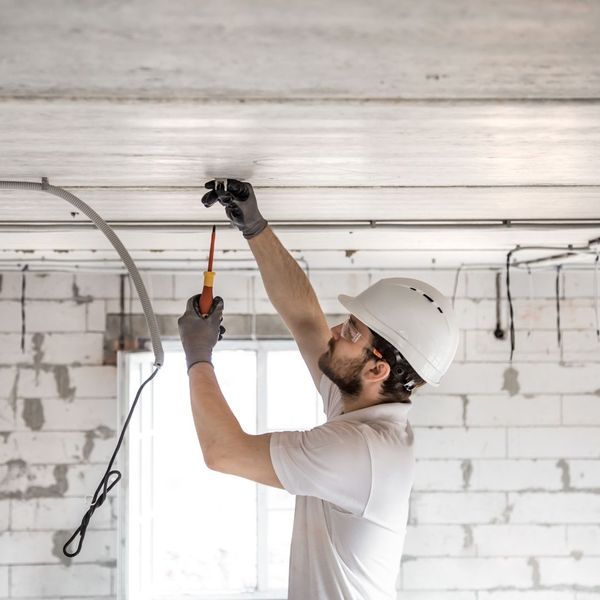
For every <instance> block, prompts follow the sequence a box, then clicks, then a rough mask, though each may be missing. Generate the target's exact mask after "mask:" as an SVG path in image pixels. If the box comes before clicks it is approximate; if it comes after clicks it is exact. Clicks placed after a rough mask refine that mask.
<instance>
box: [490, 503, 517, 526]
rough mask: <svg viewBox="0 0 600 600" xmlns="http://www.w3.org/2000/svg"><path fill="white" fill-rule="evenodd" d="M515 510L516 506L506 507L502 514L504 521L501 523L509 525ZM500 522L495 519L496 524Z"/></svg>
mask: <svg viewBox="0 0 600 600" xmlns="http://www.w3.org/2000/svg"><path fill="white" fill-rule="evenodd" d="M513 509H514V505H512V504H507V505H506V508H505V509H504V511H503V512H502V521H500V522H501V523H508V522H509V521H510V515H511V514H512V511H513ZM498 522H499V521H498V519H494V523H498Z"/></svg>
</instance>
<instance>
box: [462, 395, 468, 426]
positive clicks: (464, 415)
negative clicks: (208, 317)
mask: <svg viewBox="0 0 600 600" xmlns="http://www.w3.org/2000/svg"><path fill="white" fill-rule="evenodd" d="M460 397H461V398H462V422H463V425H464V426H465V427H466V426H467V408H468V406H469V398H468V396H467V395H466V394H461V396H460Z"/></svg>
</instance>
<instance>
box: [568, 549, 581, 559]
mask: <svg viewBox="0 0 600 600" xmlns="http://www.w3.org/2000/svg"><path fill="white" fill-rule="evenodd" d="M571 556H572V557H573V558H574V559H575V560H581V559H582V558H583V552H582V551H581V550H573V552H571Z"/></svg>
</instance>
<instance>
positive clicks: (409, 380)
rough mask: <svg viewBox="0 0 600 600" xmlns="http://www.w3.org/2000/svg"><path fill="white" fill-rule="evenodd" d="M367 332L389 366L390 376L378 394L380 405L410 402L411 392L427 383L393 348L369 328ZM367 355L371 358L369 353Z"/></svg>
mask: <svg viewBox="0 0 600 600" xmlns="http://www.w3.org/2000/svg"><path fill="white" fill-rule="evenodd" d="M369 331H370V332H371V333H372V334H373V346H374V347H375V348H376V349H377V350H379V352H381V354H382V355H383V358H384V359H385V360H386V361H387V362H388V363H389V365H390V374H389V375H388V378H387V379H386V380H385V381H384V382H383V384H382V386H381V391H380V393H379V397H380V399H381V403H385V402H410V396H411V394H412V391H413V390H414V389H416V388H418V387H421V386H422V385H425V383H427V382H426V381H425V380H424V379H422V378H421V377H420V376H419V374H418V373H417V372H416V371H415V370H414V369H413V368H412V367H411V365H410V364H409V362H408V361H407V360H406V358H404V356H403V355H402V354H401V352H400V351H399V350H398V349H397V348H396V347H395V346H393V345H392V344H390V343H389V342H388V341H387V340H386V339H384V338H382V337H381V336H380V335H379V334H377V333H375V332H374V331H373V330H372V329H371V328H370V327H369ZM369 354H370V357H371V358H373V355H372V354H371V353H370V352H369Z"/></svg>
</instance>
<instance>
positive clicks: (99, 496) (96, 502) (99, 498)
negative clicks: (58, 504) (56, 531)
mask: <svg viewBox="0 0 600 600" xmlns="http://www.w3.org/2000/svg"><path fill="white" fill-rule="evenodd" d="M159 369H160V365H158V366H157V367H156V368H155V369H154V371H153V372H152V375H150V377H148V379H146V381H144V382H143V383H142V385H141V386H140V387H139V389H138V391H137V393H136V395H135V400H134V401H133V404H132V405H131V408H130V409H129V414H128V415H127V419H126V420H125V424H124V425H123V431H121V435H120V436H119V441H118V442H117V446H116V448H115V451H114V452H113V455H112V457H111V459H110V462H109V463H108V467H107V469H106V473H104V476H103V477H102V479H101V480H100V483H99V484H98V487H97V488H96V491H95V492H94V496H93V498H92V504H91V506H90V508H89V509H88V510H87V512H86V513H85V515H83V519H82V520H81V525H80V526H79V527H78V528H77V529H76V530H75V532H74V533H73V535H72V536H71V537H70V538H69V539H68V540H67V542H66V543H65V545H64V546H63V553H64V554H65V556H68V557H70V558H72V557H73V556H77V555H78V554H79V552H80V551H81V546H82V545H83V540H84V538H85V532H86V530H87V526H88V524H89V522H90V519H91V518H92V515H93V514H94V512H95V510H96V509H97V508H100V507H101V506H102V505H103V504H104V501H105V500H106V496H107V495H108V492H110V490H112V488H113V487H114V486H115V485H116V484H117V483H118V482H119V480H120V479H121V477H122V473H121V471H119V470H118V469H114V470H112V471H111V467H112V465H113V462H114V460H115V457H116V456H117V452H118V451H119V448H120V447H121V442H122V441H123V436H124V435H125V430H126V429H127V426H128V425H129V420H130V419H131V416H132V414H133V411H134V410H135V406H136V404H137V401H138V398H139V397H140V394H141V393H142V390H143V389H144V386H145V385H146V384H147V383H148V382H149V381H151V380H152V379H153V378H154V376H155V375H156V374H157V373H158V370H159ZM111 475H117V478H116V479H115V480H114V481H113V482H112V483H111V484H110V485H108V480H109V479H110V477H111ZM101 488H102V492H101V493H100V489H101ZM77 534H80V538H79V543H78V544H77V550H75V552H68V551H67V547H68V546H69V545H70V544H71V542H72V541H73V540H74V539H75V538H76V537H77Z"/></svg>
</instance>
